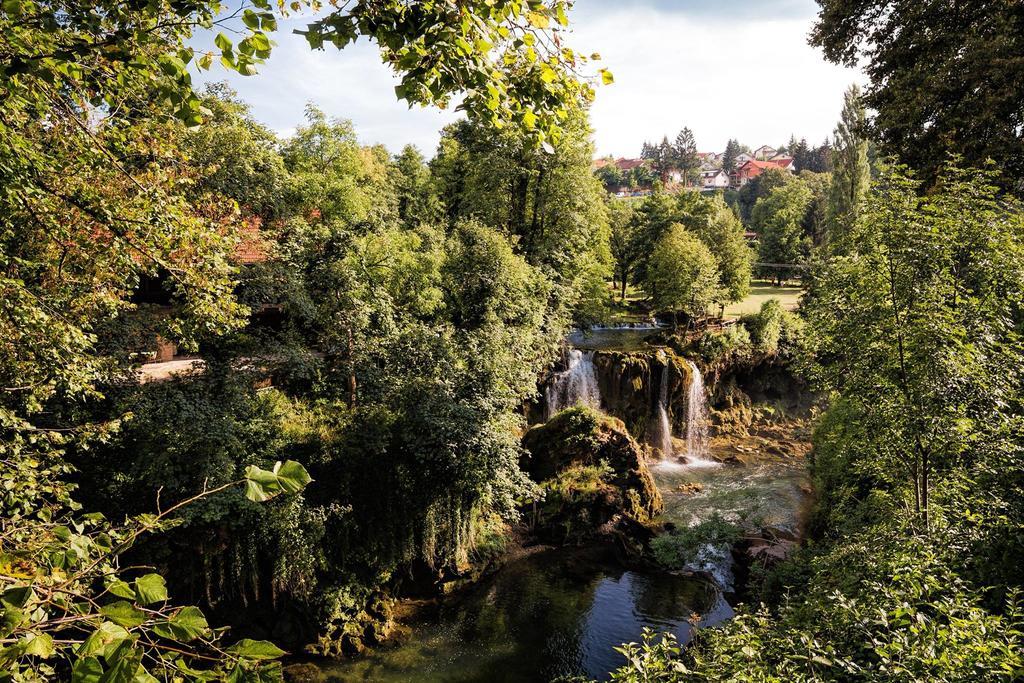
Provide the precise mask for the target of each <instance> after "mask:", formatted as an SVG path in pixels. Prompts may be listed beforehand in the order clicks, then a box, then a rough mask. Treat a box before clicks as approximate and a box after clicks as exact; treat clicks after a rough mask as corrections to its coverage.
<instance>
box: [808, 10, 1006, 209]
mask: <svg viewBox="0 0 1024 683" xmlns="http://www.w3.org/2000/svg"><path fill="white" fill-rule="evenodd" d="M818 4H819V5H820V6H821V11H820V13H819V18H818V22H817V24H816V25H815V27H814V31H813V33H812V36H811V40H812V41H813V43H814V44H815V45H818V46H820V47H822V48H823V49H824V53H825V57H826V58H827V59H829V60H830V61H832V62H835V63H841V64H846V65H848V66H853V65H854V64H861V65H863V67H864V69H865V73H866V74H867V76H868V85H867V87H866V90H865V93H864V98H863V102H864V105H865V106H866V107H867V108H868V109H871V110H872V111H873V112H875V115H874V116H873V120H872V121H871V133H873V135H874V136H877V138H879V140H880V142H881V144H882V147H883V151H884V152H886V153H887V154H893V155H896V156H897V157H898V159H899V161H901V162H902V163H904V164H907V165H909V166H910V167H911V168H914V169H917V170H918V171H920V172H921V174H922V177H924V178H926V179H927V180H928V182H931V180H932V179H934V178H935V177H937V175H938V174H939V171H940V170H941V169H942V168H943V167H944V166H945V165H946V163H947V162H948V159H949V155H950V154H956V155H960V156H962V157H963V159H964V162H965V163H966V164H967V165H969V166H974V167H982V165H983V164H985V163H987V161H988V160H989V159H992V160H995V162H996V163H997V164H998V167H999V168H1001V169H1002V170H1004V171H1005V173H1006V174H1005V175H1004V176H1003V177H1002V178H1001V179H999V182H1000V183H1001V184H1002V185H1003V186H1005V187H1008V188H1012V189H1013V190H1014V191H1015V192H1017V193H1018V194H1019V192H1020V191H1021V190H1022V189H1024V188H1022V185H1021V180H1020V179H1021V178H1022V177H1024V132H1022V130H1021V128H1020V126H1019V125H1013V124H1011V123H1009V122H1014V121H1018V122H1019V118H1020V106H1019V105H1020V83H1021V78H1022V74H1024V65H1022V64H1021V63H1020V61H1019V60H1018V59H1017V57H1018V56H1019V55H1020V54H1021V53H1022V52H1024V38H1022V36H1024V17H1022V16H1021V14H1020V12H1019V11H1017V10H1018V8H1017V7H1015V6H1013V5H1012V4H1006V3H1004V2H998V1H986V2H975V3H971V4H969V5H966V6H960V5H947V4H945V3H942V2H931V1H929V2H923V3H922V2H916V1H915V0H887V1H886V2H882V3H860V2H850V1H849V0H820V1H819V3H818ZM922 65H928V66H927V68H924V67H923V66H922Z"/></svg>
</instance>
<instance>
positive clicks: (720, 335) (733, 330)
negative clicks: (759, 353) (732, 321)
mask: <svg viewBox="0 0 1024 683" xmlns="http://www.w3.org/2000/svg"><path fill="white" fill-rule="evenodd" d="M751 348H752V345H751V341H750V333H749V332H748V331H747V328H746V327H745V326H744V325H742V324H740V325H732V326H730V327H726V328H725V329H724V330H722V331H721V332H714V333H711V334H705V335H703V336H701V337H700V339H698V340H697V353H698V354H700V357H701V358H702V359H703V360H704V361H705V362H706V363H707V364H708V365H711V364H713V363H715V362H717V361H719V360H723V359H725V358H728V357H730V356H739V355H743V354H745V353H748V352H749V351H750V349H751Z"/></svg>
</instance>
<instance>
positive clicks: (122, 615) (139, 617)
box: [100, 600, 146, 628]
mask: <svg viewBox="0 0 1024 683" xmlns="http://www.w3.org/2000/svg"><path fill="white" fill-rule="evenodd" d="M100 613H102V614H103V616H105V617H106V618H107V619H110V620H111V621H112V622H114V623H115V624H117V625H118V626H123V627H124V628H134V627H136V626H138V625H139V624H141V623H142V622H144V621H145V620H146V615H145V614H143V612H142V610H140V609H139V608H138V607H136V606H135V605H133V604H131V603H130V602H128V601H126V600H118V601H117V602H112V603H110V604H109V605H104V606H103V607H101V608H100Z"/></svg>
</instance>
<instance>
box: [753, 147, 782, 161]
mask: <svg viewBox="0 0 1024 683" xmlns="http://www.w3.org/2000/svg"><path fill="white" fill-rule="evenodd" d="M778 153H779V151H778V150H777V149H775V148H774V147H772V146H771V145H761V146H760V147H758V148H757V149H755V150H754V158H755V159H757V160H759V161H768V160H769V159H771V158H772V157H774V156H775V155H776V154H778Z"/></svg>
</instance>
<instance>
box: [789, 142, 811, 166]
mask: <svg viewBox="0 0 1024 683" xmlns="http://www.w3.org/2000/svg"><path fill="white" fill-rule="evenodd" d="M789 155H790V156H791V157H793V167H794V169H795V170H796V171H797V172H800V171H802V170H804V169H809V168H810V166H811V165H812V163H813V161H812V152H811V148H810V146H808V144H807V138H800V141H799V142H797V143H796V147H795V148H792V149H790V150H789Z"/></svg>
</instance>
